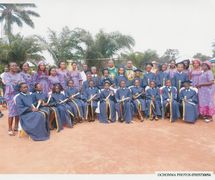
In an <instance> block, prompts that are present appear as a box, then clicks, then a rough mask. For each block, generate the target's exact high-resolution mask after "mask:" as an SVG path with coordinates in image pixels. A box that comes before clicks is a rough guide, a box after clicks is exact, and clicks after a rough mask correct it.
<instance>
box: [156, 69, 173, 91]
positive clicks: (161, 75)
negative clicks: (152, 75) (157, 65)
mask: <svg viewBox="0 0 215 180" xmlns="http://www.w3.org/2000/svg"><path fill="white" fill-rule="evenodd" d="M169 79H170V77H169V73H168V72H163V71H159V72H158V74H157V76H156V84H157V87H162V86H165V82H166V80H169Z"/></svg>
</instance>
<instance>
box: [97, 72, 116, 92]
mask: <svg viewBox="0 0 215 180" xmlns="http://www.w3.org/2000/svg"><path fill="white" fill-rule="evenodd" d="M106 81H109V82H110V85H111V86H112V87H114V81H113V80H112V78H111V77H110V76H109V71H108V69H103V76H102V77H101V78H100V82H99V89H104V84H105V82H106Z"/></svg>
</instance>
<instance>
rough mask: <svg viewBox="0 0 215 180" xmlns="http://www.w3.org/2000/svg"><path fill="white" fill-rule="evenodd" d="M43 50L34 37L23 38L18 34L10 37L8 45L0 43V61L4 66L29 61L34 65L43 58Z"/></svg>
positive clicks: (3, 42)
mask: <svg viewBox="0 0 215 180" xmlns="http://www.w3.org/2000/svg"><path fill="white" fill-rule="evenodd" d="M43 50H44V49H43V48H42V47H41V46H40V43H39V41H38V39H37V38H36V37H34V36H31V37H26V38H24V37H23V36H21V35H20V34H18V35H15V36H11V42H10V44H9V43H7V42H5V41H3V40H1V41H0V61H1V62H2V63H4V64H8V63H9V62H12V61H13V62H17V63H18V64H21V63H24V62H26V61H30V62H32V63H34V64H35V63H36V62H38V61H40V60H42V59H44V57H43V56H42V55H41V53H42V51H43Z"/></svg>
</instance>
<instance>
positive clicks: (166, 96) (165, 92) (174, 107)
mask: <svg viewBox="0 0 215 180" xmlns="http://www.w3.org/2000/svg"><path fill="white" fill-rule="evenodd" d="M171 93H172V94H171ZM171 95H172V101H171V102H172V103H171V109H170V120H171V121H175V120H177V119H178V118H180V111H179V104H178V102H177V89H176V88H175V87H173V86H171V87H169V88H168V87H167V86H165V87H164V88H163V89H162V97H163V107H164V112H166V111H167V106H168V105H169V102H170V99H171Z"/></svg>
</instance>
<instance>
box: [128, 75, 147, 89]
mask: <svg viewBox="0 0 215 180" xmlns="http://www.w3.org/2000/svg"><path fill="white" fill-rule="evenodd" d="M137 79H138V80H139V81H140V87H142V88H144V83H143V79H142V78H140V77H134V79H133V80H132V82H131V86H134V82H135V80H137Z"/></svg>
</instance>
